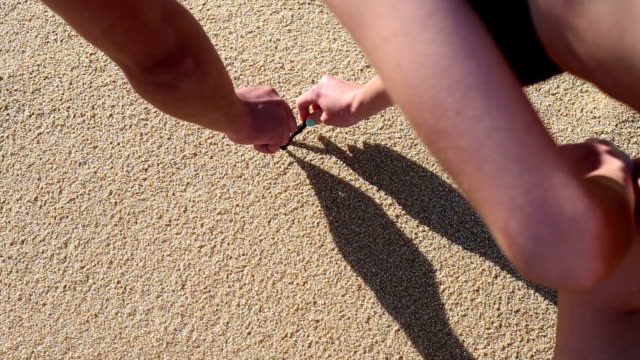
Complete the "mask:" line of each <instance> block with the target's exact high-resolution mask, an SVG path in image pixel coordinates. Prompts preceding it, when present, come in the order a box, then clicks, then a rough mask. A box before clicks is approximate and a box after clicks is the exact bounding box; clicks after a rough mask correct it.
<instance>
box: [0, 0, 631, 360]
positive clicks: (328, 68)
mask: <svg viewBox="0 0 640 360" xmlns="http://www.w3.org/2000/svg"><path fill="white" fill-rule="evenodd" d="M184 4H185V6H186V7H188V8H189V9H190V10H191V11H192V12H193V14H194V15H195V17H196V18H197V19H198V20H199V21H200V22H201V23H202V25H203V26H204V28H205V29H206V31H207V33H208V34H209V36H210V38H211V39H212V41H213V42H214V44H215V45H216V47H217V48H218V50H219V52H220V55H221V57H222V58H223V60H224V62H225V64H226V65H227V67H228V69H229V71H230V73H231V75H232V78H233V80H234V83H235V84H236V86H237V87H243V86H250V85H271V86H273V87H275V88H276V89H277V90H278V91H279V92H280V94H281V95H282V96H283V97H285V99H286V100H287V101H288V102H289V103H290V104H294V102H295V98H296V97H297V96H299V95H300V94H301V93H303V92H304V91H305V90H307V89H308V88H309V87H310V86H311V85H313V84H314V83H315V82H316V81H317V80H318V79H319V78H320V77H321V76H322V75H324V74H331V75H335V76H338V77H342V78H345V79H348V80H350V81H355V82H359V83H364V82H366V81H367V80H368V79H369V78H370V77H372V76H373V75H374V71H373V69H372V67H371V66H370V65H369V63H368V61H367V60H366V58H365V57H364V56H363V55H362V53H361V52H360V51H359V50H358V48H357V46H356V45H355V44H354V43H353V41H352V40H351V39H350V37H349V35H348V34H347V33H346V32H345V31H344V30H343V29H342V28H341V27H340V26H339V24H338V23H337V21H336V20H334V19H333V18H332V16H331V14H330V12H329V11H328V10H327V9H326V8H325V7H324V5H323V4H322V2H321V1H310V0H309V1H307V0H304V1H303V0H298V1H285V0H278V1H274V0H271V1H267V0H247V1H237V0H215V1H195V0H194V1H185V2H184ZM0 14H1V15H2V20H1V21H0V34H2V35H1V36H0V358H2V359H187V358H189V359H421V358H425V359H545V358H550V356H551V354H552V350H553V339H554V333H555V330H554V326H555V315H556V306H555V294H554V293H553V292H552V291H550V290H547V289H542V288H539V287H536V286H535V285H532V284H530V283H528V282H527V281H525V280H523V279H522V277H520V276H519V275H518V274H517V273H516V272H515V271H514V270H513V269H512V268H511V267H510V265H509V264H508V262H507V261H506V260H505V259H504V258H503V257H502V255H501V254H500V252H499V251H498V250H497V248H496V247H495V245H494V244H493V242H492V239H491V236H490V235H489V233H488V232H487V230H486V229H485V228H484V226H483V225H482V222H481V221H480V220H479V219H478V217H477V216H476V215H475V214H474V212H473V211H472V209H471V208H470V207H469V205H468V204H467V203H466V202H465V201H464V199H463V198H462V197H461V196H460V195H459V194H458V193H457V192H456V190H455V187H454V186H453V185H452V183H451V181H450V179H449V178H448V177H447V175H446V174H444V173H443V171H442V170H441V168H440V167H439V166H438V164H437V163H436V161H435V159H434V158H433V157H432V156H431V155H430V154H429V153H428V151H427V150H426V149H425V148H424V146H422V145H421V143H420V142H419V140H418V139H417V138H416V136H415V135H414V133H413V131H412V130H411V128H410V127H409V126H408V125H407V123H406V121H405V120H404V118H403V117H402V114H401V112H400V111H399V110H398V109H391V110H388V111H386V112H384V113H382V114H380V115H378V116H375V117H373V118H371V119H370V120H368V121H366V122H363V123H361V124H359V125H358V126H355V127H353V128H349V129H332V128H327V127H322V126H317V127H314V128H311V129H309V130H307V131H306V132H305V133H303V134H302V135H301V136H300V137H299V140H300V143H301V144H300V146H295V147H292V148H291V151H290V152H289V153H285V152H279V153H278V154H276V155H274V156H265V155H261V154H258V153H257V152H255V151H254V150H253V149H252V148H250V147H241V146H236V145H233V144H232V143H230V142H229V141H228V140H226V139H225V138H224V136H223V135H220V134H217V133H213V132H211V131H209V130H206V129H203V128H200V127H198V126H196V125H192V124H188V123H184V122H180V121H177V120H175V119H173V118H170V117H169V116H166V115H163V114H162V113H160V112H158V111H156V110H155V109H154V108H153V107H151V106H150V105H148V104H147V103H145V102H144V101H143V100H141V99H140V98H139V97H138V96H137V95H136V94H135V93H134V92H133V91H132V90H131V88H130V87H129V86H128V84H127V82H126V80H125V79H124V77H123V76H122V74H121V73H120V72H119V70H118V69H117V68H116V66H115V65H113V64H112V63H111V62H109V61H108V59H107V58H106V57H105V56H104V55H103V54H102V53H100V52H99V51H97V50H95V49H94V48H92V47H91V46H89V45H88V44H87V43H86V42H84V41H83V40H82V39H81V38H80V37H79V36H78V35H76V34H75V33H74V32H73V31H72V30H71V29H70V28H69V27H68V26H66V25H65V24H64V22H63V21H62V20H60V19H59V18H57V17H56V16H55V15H54V14H53V13H52V12H51V11H49V10H47V9H46V8H45V7H44V6H42V5H41V4H40V3H38V2H37V1H33V0H29V1H21V0H3V1H1V2H0ZM526 91H527V94H528V95H529V96H530V98H531V100H532V102H533V103H534V105H535V106H536V109H537V110H538V111H539V113H540V115H541V117H542V118H543V120H544V122H545V123H546V124H547V126H548V128H549V130H550V131H551V133H552V134H553V135H554V136H555V137H556V139H557V140H558V141H559V142H562V143H568V142H578V141H582V140H584V139H586V138H589V137H601V138H605V139H608V140H612V141H614V142H615V143H616V144H618V145H619V146H620V147H621V148H622V149H624V150H626V151H628V152H629V153H631V155H633V156H639V155H640V150H639V146H638V136H637V134H638V130H640V129H639V128H640V126H639V124H640V122H639V119H638V115H636V114H635V113H633V112H631V111H629V110H628V109H626V108H625V107H624V106H622V105H620V104H618V103H616V102H615V101H613V100H611V99H610V98H608V97H606V96H604V95H602V94H601V93H600V92H599V91H598V90H597V89H596V88H594V87H592V86H590V85H588V84H585V83H583V82H582V81H580V80H577V79H575V78H573V77H571V76H568V75H563V76H559V77H557V78H554V79H551V80H550V81H548V82H546V83H543V84H539V85H537V86H535V87H532V88H529V89H527V90H526ZM461 106H464V104H461ZM487 140H488V141H490V139H487Z"/></svg>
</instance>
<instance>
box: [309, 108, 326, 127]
mask: <svg viewBox="0 0 640 360" xmlns="http://www.w3.org/2000/svg"><path fill="white" fill-rule="evenodd" d="M306 119H311V120H313V121H315V122H316V123H317V124H320V123H324V122H325V120H326V114H325V113H324V111H322V109H318V110H315V111H314V112H313V113H311V114H309V115H308V116H307V117H305V121H307V120H306Z"/></svg>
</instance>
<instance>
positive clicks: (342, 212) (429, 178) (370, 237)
mask: <svg viewBox="0 0 640 360" xmlns="http://www.w3.org/2000/svg"><path fill="white" fill-rule="evenodd" d="M320 141H321V142H322V144H323V145H324V148H320V147H313V146H309V145H304V144H295V143H294V145H295V146H297V147H299V148H303V149H306V150H309V151H312V152H315V153H319V154H326V155H331V156H335V157H336V158H338V159H340V160H341V161H342V162H343V163H344V164H345V165H347V166H348V167H349V168H351V169H352V170H353V171H354V172H356V173H357V174H358V175H360V176H361V177H362V178H363V179H365V180H366V181H368V182H369V183H370V184H372V185H374V186H376V187H377V188H379V189H380V190H382V191H383V192H385V193H386V194H388V195H389V196H391V197H392V198H394V199H395V200H396V201H397V202H398V204H400V206H401V207H402V208H403V209H404V210H405V211H406V212H407V214H409V215H410V216H411V217H413V218H414V219H416V220H417V221H419V222H420V223H421V224H423V225H425V226H427V227H429V228H430V229H431V230H433V231H435V232H437V233H438V234H440V235H442V236H443V237H445V238H447V239H449V240H450V241H452V242H454V243H455V244H457V245H459V246H461V247H462V248H464V249H465V250H467V251H471V252H473V253H476V254H478V255H481V256H482V257H484V258H485V259H487V260H489V261H491V262H493V263H494V264H496V265H497V266H499V267H500V268H501V269H502V270H503V271H505V272H506V273H508V274H510V275H511V276H512V277H513V278H515V279H517V280H519V281H522V282H524V283H525V284H526V285H527V286H528V287H529V288H531V289H533V290H535V291H536V292H537V293H539V294H540V295H541V296H543V297H544V298H545V299H546V300H547V301H549V302H550V303H553V304H555V303H556V294H555V292H554V291H552V290H549V289H545V288H542V287H539V286H537V285H535V284H533V283H530V282H528V281H526V280H524V279H523V278H522V277H521V276H520V275H519V274H518V273H517V272H516V271H515V270H514V269H513V268H512V267H511V265H510V264H509V262H508V261H507V260H506V259H505V258H504V256H503V255H502V254H501V253H500V251H499V250H498V248H497V247H496V245H495V244H494V242H493V239H492V238H491V235H490V234H489V232H488V231H487V229H486V227H485V226H484V224H483V223H482V221H481V220H480V219H479V217H478V216H477V215H476V214H475V212H474V211H473V209H472V208H471V206H470V205H469V204H468V203H467V201H466V200H465V199H464V198H463V197H462V196H461V195H460V194H459V193H458V192H457V191H456V190H455V189H454V188H453V187H452V186H451V185H449V184H448V183H446V182H445V181H444V180H442V179H441V178H440V177H439V176H438V175H436V174H435V173H433V172H431V171H429V170H427V169H425V168H423V167H422V166H420V165H419V164H417V163H415V162H413V161H411V160H408V159H406V158H405V157H403V156H402V155H400V154H399V153H397V152H395V151H393V150H391V149H390V148H388V147H386V146H382V145H365V146H364V148H362V149H360V148H357V147H349V152H347V151H344V150H342V149H340V148H339V147H337V146H336V145H335V144H333V143H332V142H330V141H329V140H327V139H325V138H320ZM289 155H290V156H291V157H292V158H293V159H294V160H295V161H296V162H297V163H298V165H299V166H300V167H301V168H302V169H303V170H304V171H305V173H306V174H307V176H308V178H309V180H310V182H311V184H312V186H313V188H314V190H315V192H316V195H317V197H318V199H319V201H320V204H321V206H322V208H323V210H324V213H325V216H326V217H327V220H328V222H329V226H330V229H331V233H332V235H333V238H334V241H335V243H336V245H337V247H338V249H339V251H340V253H341V254H342V256H343V257H344V259H345V260H346V261H347V263H348V264H349V265H350V266H351V268H352V269H353V270H354V271H355V272H356V273H357V274H358V275H359V276H360V277H361V278H362V279H363V280H364V281H365V283H366V284H367V286H369V288H371V290H372V291H373V292H374V293H375V295H376V297H377V298H378V301H379V302H380V303H381V304H382V306H383V307H384V308H385V309H386V311H387V312H388V313H389V314H390V315H391V316H392V317H393V318H394V319H395V321H396V322H397V323H398V324H399V325H400V326H401V328H402V329H403V331H404V332H405V334H406V335H407V336H408V337H409V339H411V342H412V343H413V345H414V347H415V348H416V349H417V350H418V351H419V352H420V354H421V355H422V356H423V357H425V358H428V359H472V358H473V357H472V356H471V354H470V353H469V352H468V351H467V350H466V349H465V347H464V345H463V344H462V343H461V342H460V340H459V339H458V337H457V336H456V334H455V333H454V332H453V331H452V329H451V326H450V325H449V321H448V319H447V315H446V310H445V308H444V305H443V303H442V300H441V298H440V293H439V291H438V287H437V284H436V282H435V273H434V269H433V267H432V265H431V264H430V263H429V261H428V260H427V259H426V258H425V257H424V255H423V254H422V253H421V252H420V250H419V249H418V248H417V247H416V245H415V244H414V243H413V242H412V241H411V239H409V238H407V237H406V236H405V235H404V234H403V233H402V231H401V230H400V229H399V228H398V227H397V226H396V225H395V224H394V222H393V220H392V219H391V218H389V216H388V215H387V214H386V213H385V212H384V210H383V209H382V207H380V205H378V204H377V203H376V202H375V201H374V200H373V199H372V198H371V197H369V196H368V195H367V194H365V193H364V192H362V191H361V190H359V189H357V188H356V187H354V186H353V185H351V184H349V183H347V182H346V181H344V180H342V179H340V178H338V177H336V176H335V175H333V174H331V173H329V172H327V171H325V170H323V169H321V168H319V167H317V166H315V165H313V164H310V163H308V162H306V161H303V160H302V159H300V158H298V157H297V156H295V155H293V154H292V153H289Z"/></svg>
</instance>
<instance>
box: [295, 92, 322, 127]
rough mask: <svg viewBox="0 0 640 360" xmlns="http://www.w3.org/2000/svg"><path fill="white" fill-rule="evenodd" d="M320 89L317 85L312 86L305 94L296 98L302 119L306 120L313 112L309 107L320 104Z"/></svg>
mask: <svg viewBox="0 0 640 360" xmlns="http://www.w3.org/2000/svg"><path fill="white" fill-rule="evenodd" d="M318 97H319V96H318V89H317V87H315V86H314V87H312V88H311V89H309V90H308V91H307V92H305V93H304V94H302V95H300V97H298V99H297V100H296V106H297V107H298V113H299V114H300V120H301V121H303V122H304V121H305V120H307V119H308V118H309V115H310V114H311V112H310V111H309V107H311V106H317V107H319V106H318Z"/></svg>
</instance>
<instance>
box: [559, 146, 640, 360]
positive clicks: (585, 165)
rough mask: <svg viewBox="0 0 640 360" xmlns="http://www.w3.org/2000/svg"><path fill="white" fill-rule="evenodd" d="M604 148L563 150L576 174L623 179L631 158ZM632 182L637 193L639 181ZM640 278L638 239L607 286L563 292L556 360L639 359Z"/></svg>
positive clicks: (607, 279) (639, 244)
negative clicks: (622, 176)
mask: <svg viewBox="0 0 640 360" xmlns="http://www.w3.org/2000/svg"><path fill="white" fill-rule="evenodd" d="M600 144H601V145H602V147H599V148H596V147H594V143H593V142H588V143H582V144H573V145H566V146H563V147H561V149H562V153H563V155H564V156H565V157H566V159H567V160H568V161H570V162H571V163H572V164H574V166H575V168H576V171H580V172H582V173H584V174H593V173H597V174H599V175H600V176H607V177H610V178H611V179H619V178H620V170H621V169H622V168H621V162H627V163H628V158H626V155H624V154H621V153H620V152H619V151H618V150H617V149H615V148H613V147H612V148H611V149H609V150H607V148H606V146H607V143H606V142H602V143H600ZM637 165H640V161H638V160H636V166H637ZM633 180H634V181H633V182H632V184H631V185H632V188H635V189H634V190H635V192H636V193H637V189H638V186H637V181H638V179H633ZM615 182H617V181H616V180H614V183H615ZM614 195H615V193H612V196H614ZM634 197H636V196H634ZM637 203H638V202H637V201H636V204H634V205H637ZM569 256H570V255H569ZM639 272H640V241H639V240H638V237H636V239H635V240H634V241H633V243H632V245H631V249H630V250H629V251H628V253H627V255H626V256H625V257H624V260H623V261H622V262H621V264H620V265H619V266H618V268H617V269H616V270H615V271H614V272H613V273H612V274H611V275H610V276H608V277H607V278H606V279H605V280H604V281H602V282H601V283H599V284H597V285H596V286H594V287H593V288H590V289H586V290H581V291H567V290H562V289H561V290H560V291H559V303H558V325H557V339H556V350H555V359H556V360H572V359H595V360H598V359H603V360H604V359H640V343H639V342H638V336H639V334H640V280H639V279H638V276H637V274H638V273H639Z"/></svg>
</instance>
